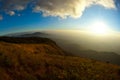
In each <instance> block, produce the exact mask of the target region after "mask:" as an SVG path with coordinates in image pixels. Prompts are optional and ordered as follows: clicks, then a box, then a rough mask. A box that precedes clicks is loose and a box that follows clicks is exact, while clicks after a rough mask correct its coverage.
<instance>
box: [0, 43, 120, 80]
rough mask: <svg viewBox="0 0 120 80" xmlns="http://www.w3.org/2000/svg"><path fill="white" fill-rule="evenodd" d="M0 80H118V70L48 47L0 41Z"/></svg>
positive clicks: (40, 44)
mask: <svg viewBox="0 0 120 80" xmlns="http://www.w3.org/2000/svg"><path fill="white" fill-rule="evenodd" d="M53 45H54V46H53ZM0 80H120V67H119V66H117V65H112V64H109V63H103V62H99V61H95V60H91V59H85V58H80V57H72V56H64V52H63V51H62V50H61V49H60V48H59V47H58V46H57V45H55V44H52V45H51V43H50V44H49V43H47V44H46V43H39V44H34V43H32V44H27V43H21V44H19V43H17V44H14V43H7V42H3V41H0Z"/></svg>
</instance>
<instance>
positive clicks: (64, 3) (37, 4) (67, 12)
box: [0, 0, 116, 18]
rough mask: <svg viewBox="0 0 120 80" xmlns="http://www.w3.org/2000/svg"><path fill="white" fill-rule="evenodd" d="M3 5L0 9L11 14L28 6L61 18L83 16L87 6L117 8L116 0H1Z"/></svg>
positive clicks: (36, 11) (36, 10)
mask: <svg viewBox="0 0 120 80" xmlns="http://www.w3.org/2000/svg"><path fill="white" fill-rule="evenodd" d="M0 2H1V3H2V5H1V6H0V11H4V12H5V13H7V14H9V15H10V16H13V15H15V11H22V10H25V9H26V8H27V7H28V6H30V7H31V8H32V12H35V13H41V12H42V14H43V16H55V17H56V16H58V17H61V18H66V17H68V16H69V17H72V18H79V17H81V16H82V14H83V12H84V10H85V9H86V8H87V7H90V6H93V5H100V6H103V7H105V8H106V9H115V8H116V5H115V1H114V0H0Z"/></svg>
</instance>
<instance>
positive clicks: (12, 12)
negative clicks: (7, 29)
mask: <svg viewBox="0 0 120 80" xmlns="http://www.w3.org/2000/svg"><path fill="white" fill-rule="evenodd" d="M7 14H9V15H10V16H13V15H15V12H14V11H8V12H7Z"/></svg>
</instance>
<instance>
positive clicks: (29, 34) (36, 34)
mask: <svg viewBox="0 0 120 80" xmlns="http://www.w3.org/2000/svg"><path fill="white" fill-rule="evenodd" d="M47 35H48V34H47V33H43V32H22V33H13V34H7V35H5V36H9V37H42V36H47Z"/></svg>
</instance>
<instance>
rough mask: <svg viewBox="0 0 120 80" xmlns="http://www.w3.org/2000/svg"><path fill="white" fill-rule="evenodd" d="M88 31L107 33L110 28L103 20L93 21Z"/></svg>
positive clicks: (98, 33)
mask: <svg viewBox="0 0 120 80" xmlns="http://www.w3.org/2000/svg"><path fill="white" fill-rule="evenodd" d="M89 31H90V32H92V33H93V34H95V35H106V34H108V33H109V31H110V29H109V27H108V25H106V24H105V22H103V21H97V22H94V23H93V24H92V25H91V26H90V27H89Z"/></svg>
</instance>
